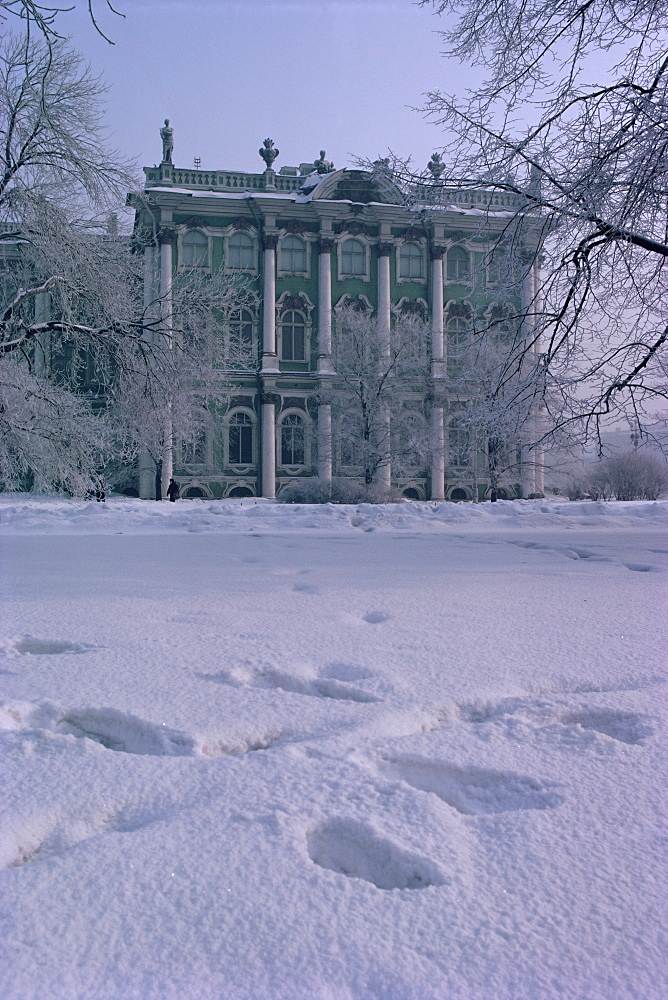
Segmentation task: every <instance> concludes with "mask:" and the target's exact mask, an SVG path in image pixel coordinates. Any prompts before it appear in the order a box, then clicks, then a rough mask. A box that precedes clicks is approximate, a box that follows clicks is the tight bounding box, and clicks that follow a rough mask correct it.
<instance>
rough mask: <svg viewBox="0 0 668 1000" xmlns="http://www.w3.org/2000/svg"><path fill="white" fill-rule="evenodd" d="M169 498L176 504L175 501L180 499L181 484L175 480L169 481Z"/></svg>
mask: <svg viewBox="0 0 668 1000" xmlns="http://www.w3.org/2000/svg"><path fill="white" fill-rule="evenodd" d="M167 496H168V497H169V499H170V500H171V501H172V503H174V501H175V500H178V499H179V484H178V483H177V482H176V480H175V479H170V480H169V486H168V487H167Z"/></svg>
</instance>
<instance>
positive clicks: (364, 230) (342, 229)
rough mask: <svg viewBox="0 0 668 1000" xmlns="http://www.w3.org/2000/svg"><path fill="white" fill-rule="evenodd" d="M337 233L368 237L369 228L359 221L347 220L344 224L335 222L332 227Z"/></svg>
mask: <svg viewBox="0 0 668 1000" xmlns="http://www.w3.org/2000/svg"><path fill="white" fill-rule="evenodd" d="M332 229H333V230H334V232H335V233H350V235H351V236H366V235H367V234H368V226H366V225H365V224H364V223H363V222H359V220H358V219H346V220H345V221H344V222H335V223H334V225H333V226H332Z"/></svg>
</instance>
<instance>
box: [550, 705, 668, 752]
mask: <svg viewBox="0 0 668 1000" xmlns="http://www.w3.org/2000/svg"><path fill="white" fill-rule="evenodd" d="M560 721H561V723H562V725H564V726H576V727H578V728H581V729H590V730H594V731H595V732H598V733H602V734H603V735H604V736H608V737H610V739H612V740H617V741H618V742H620V743H630V744H642V743H644V742H645V740H646V739H648V738H649V737H650V736H652V735H653V733H654V729H653V728H652V726H651V725H650V723H649V721H648V720H647V719H644V718H643V717H642V716H640V715H635V714H633V713H631V712H613V711H608V710H607V709H591V710H589V711H582V712H570V713H569V714H567V715H562V717H561V719H560Z"/></svg>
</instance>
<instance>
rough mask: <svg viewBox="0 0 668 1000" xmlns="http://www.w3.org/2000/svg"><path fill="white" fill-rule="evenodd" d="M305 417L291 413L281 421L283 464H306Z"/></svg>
mask: <svg viewBox="0 0 668 1000" xmlns="http://www.w3.org/2000/svg"><path fill="white" fill-rule="evenodd" d="M305 430H306V429H305V426H304V419H303V417H300V416H299V414H298V413H289V414H288V415H287V416H286V417H284V418H283V422H282V423H281V465H304V464H305V456H306V433H305Z"/></svg>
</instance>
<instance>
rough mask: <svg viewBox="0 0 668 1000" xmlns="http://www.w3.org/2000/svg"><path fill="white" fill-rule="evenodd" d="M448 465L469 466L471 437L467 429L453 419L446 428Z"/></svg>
mask: <svg viewBox="0 0 668 1000" xmlns="http://www.w3.org/2000/svg"><path fill="white" fill-rule="evenodd" d="M448 446H449V452H450V465H459V466H465V467H466V466H469V465H470V464H471V435H470V433H469V429H468V427H463V426H462V423H461V421H459V420H457V419H455V420H452V421H451V422H450V427H449V428H448Z"/></svg>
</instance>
